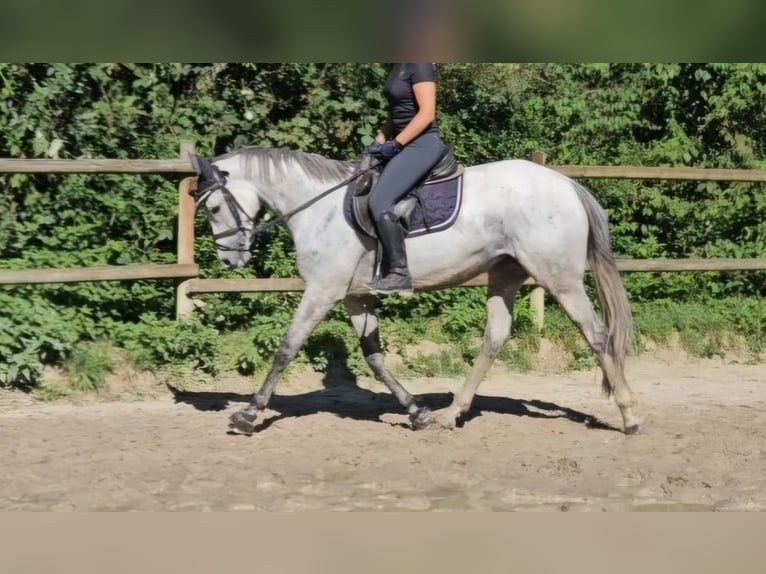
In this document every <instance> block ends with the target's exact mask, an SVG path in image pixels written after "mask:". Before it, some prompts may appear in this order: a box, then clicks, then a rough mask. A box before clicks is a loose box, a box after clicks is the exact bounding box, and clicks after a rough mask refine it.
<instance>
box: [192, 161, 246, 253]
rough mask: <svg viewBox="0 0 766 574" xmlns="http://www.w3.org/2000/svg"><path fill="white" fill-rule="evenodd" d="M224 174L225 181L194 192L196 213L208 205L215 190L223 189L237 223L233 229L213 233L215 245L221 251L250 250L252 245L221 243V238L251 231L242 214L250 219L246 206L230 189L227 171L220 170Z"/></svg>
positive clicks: (224, 197) (224, 196) (224, 198)
mask: <svg viewBox="0 0 766 574" xmlns="http://www.w3.org/2000/svg"><path fill="white" fill-rule="evenodd" d="M219 173H221V175H222V176H223V181H220V182H218V181H217V182H214V183H212V184H211V185H209V186H208V187H205V188H204V189H202V190H198V191H197V192H196V193H195V194H194V198H195V201H196V204H197V205H196V207H195V209H194V215H195V216H196V215H197V213H199V210H200V208H202V207H203V206H205V207H207V206H206V204H207V200H208V199H210V196H211V195H212V194H213V192H216V191H219V190H220V191H221V194H222V195H223V200H224V202H226V206H227V207H228V208H229V211H230V212H231V216H232V217H233V218H234V222H235V223H236V227H232V228H231V229H227V230H225V231H221V232H220V233H214V234H213V245H215V248H216V249H218V250H220V251H240V252H242V251H249V249H250V247H249V246H248V247H245V248H243V247H229V246H228V245H223V244H221V243H219V240H220V239H224V238H225V237H231V236H232V235H236V234H237V233H245V232H246V231H249V229H248V227H247V226H246V225H245V224H244V223H243V219H242V216H243V215H244V216H245V219H250V218H249V217H248V215H247V213H246V212H245V208H244V207H242V204H241V203H239V201H237V198H236V197H234V194H233V193H232V192H231V191H229V188H228V187H226V175H228V174H226V172H219Z"/></svg>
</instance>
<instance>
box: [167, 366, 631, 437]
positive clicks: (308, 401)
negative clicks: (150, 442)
mask: <svg viewBox="0 0 766 574" xmlns="http://www.w3.org/2000/svg"><path fill="white" fill-rule="evenodd" d="M322 385H323V388H322V389H317V390H314V391H308V392H305V393H300V394H294V395H278V394H276V393H275V394H274V395H272V397H271V400H270V401H269V406H268V408H269V410H272V411H276V412H277V415H276V416H272V417H270V418H268V419H265V420H262V421H261V422H260V423H259V424H258V426H257V429H256V432H260V431H263V430H265V429H266V428H268V427H269V426H271V425H272V424H274V423H275V422H277V421H280V420H283V419H287V418H298V417H305V416H309V415H314V414H318V413H332V414H334V415H336V416H338V417H341V418H350V419H354V420H360V421H376V422H380V423H382V424H388V425H391V426H401V427H407V428H409V425H407V424H404V423H391V422H388V421H384V420H382V419H381V416H383V415H386V414H406V411H405V409H404V408H403V407H402V406H401V405H400V404H399V402H398V401H397V400H396V399H395V398H394V396H393V395H392V394H391V393H389V392H388V390H383V391H381V392H377V391H372V390H369V389H365V388H362V387H360V386H359V385H358V384H357V378H356V376H355V375H354V374H353V373H352V372H351V371H350V370H349V369H348V367H347V366H346V365H345V362H334V361H333V362H331V363H330V364H329V365H328V368H327V370H326V373H325V375H324V377H323V379H322ZM168 388H169V390H170V391H171V392H172V394H173V397H174V399H175V402H176V403H177V404H188V405H191V406H193V407H194V408H195V409H197V410H199V411H223V410H226V409H227V408H228V407H229V406H231V405H232V404H238V403H249V402H250V399H251V398H252V396H253V395H252V393H248V394H242V393H233V392H214V391H185V390H179V389H175V388H173V387H170V386H169V387H168ZM452 397H453V395H452V393H448V392H434V393H423V394H419V395H417V399H418V403H419V404H420V405H422V406H426V407H428V408H430V409H432V410H437V409H441V408H444V407H446V406H448V405H449V404H450V403H451V402H452ZM485 412H487V413H497V414H507V415H513V416H517V417H530V418H536V419H543V420H556V419H566V420H568V421H570V422H572V423H574V424H578V425H585V426H586V427H587V428H591V429H600V430H609V431H617V432H621V431H620V429H618V428H616V427H614V426H613V425H610V424H609V423H606V422H604V421H601V420H599V419H598V418H597V417H595V416H593V415H590V414H587V413H584V412H582V411H578V410H576V409H572V408H569V407H565V406H562V405H558V404H556V403H552V402H547V401H539V400H524V399H514V398H510V397H498V396H485V395H479V394H477V395H476V396H475V398H474V401H473V404H472V405H471V410H470V411H468V412H467V413H466V414H464V415H463V416H461V417H460V419H459V420H458V423H457V426H458V427H462V426H463V425H464V424H465V423H467V422H469V421H470V420H472V419H474V418H476V417H480V416H482V414H483V413H485Z"/></svg>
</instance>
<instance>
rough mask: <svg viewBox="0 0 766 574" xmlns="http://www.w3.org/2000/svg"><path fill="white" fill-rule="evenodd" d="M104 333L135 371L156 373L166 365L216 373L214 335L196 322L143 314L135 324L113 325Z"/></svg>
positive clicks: (216, 345) (208, 328)
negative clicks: (146, 370) (121, 348)
mask: <svg viewBox="0 0 766 574" xmlns="http://www.w3.org/2000/svg"><path fill="white" fill-rule="evenodd" d="M107 331H108V332H109V333H110V334H111V336H112V338H113V340H114V342H115V343H116V344H117V345H119V346H120V347H123V348H124V349H126V350H127V352H128V356H129V358H130V359H131V360H132V361H133V362H134V363H135V364H136V365H137V366H138V367H141V368H144V369H149V370H157V369H159V368H161V367H163V366H166V365H169V366H174V367H183V368H189V369H199V370H201V371H203V372H206V373H210V374H215V373H216V372H217V370H218V363H217V359H216V356H217V351H218V348H217V347H218V341H219V338H218V331H216V330H215V329H213V328H212V327H208V326H205V325H203V324H202V323H201V322H200V321H199V320H198V319H196V318H190V319H187V320H184V321H175V320H173V319H167V318H161V317H157V316H156V315H155V314H153V313H145V314H144V315H142V316H141V318H140V320H139V321H138V322H137V323H116V322H115V323H113V324H111V325H110V326H109V327H108V328H107Z"/></svg>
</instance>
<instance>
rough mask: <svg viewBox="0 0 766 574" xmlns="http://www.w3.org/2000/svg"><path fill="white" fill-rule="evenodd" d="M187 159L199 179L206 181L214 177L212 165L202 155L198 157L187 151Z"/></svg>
mask: <svg viewBox="0 0 766 574" xmlns="http://www.w3.org/2000/svg"><path fill="white" fill-rule="evenodd" d="M189 161H191V164H192V167H193V168H194V171H196V172H197V175H198V176H199V177H200V179H202V180H206V181H208V180H214V179H215V173H214V170H213V165H212V164H211V163H210V162H209V161H208V160H206V159H205V158H204V157H200V156H198V155H197V154H195V153H189Z"/></svg>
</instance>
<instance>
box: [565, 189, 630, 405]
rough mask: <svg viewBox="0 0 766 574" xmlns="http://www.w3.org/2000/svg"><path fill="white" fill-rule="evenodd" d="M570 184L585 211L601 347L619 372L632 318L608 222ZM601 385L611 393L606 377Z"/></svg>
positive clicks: (583, 191) (587, 195)
mask: <svg viewBox="0 0 766 574" xmlns="http://www.w3.org/2000/svg"><path fill="white" fill-rule="evenodd" d="M573 183H574V187H575V190H576V191H577V195H578V196H579V198H580V201H581V202H582V204H583V207H585V212H586V213H587V214H588V222H589V227H590V229H589V233H588V263H589V265H590V269H591V271H592V272H593V276H594V279H595V281H596V292H597V293H598V299H599V302H600V303H601V309H602V312H603V315H604V327H605V328H606V341H605V349H604V350H605V351H606V352H607V353H608V354H609V355H611V356H612V358H613V360H614V362H615V366H616V367H617V368H618V369H619V370H620V371H622V369H623V367H624V365H625V357H626V355H627V354H628V352H629V351H630V347H631V341H632V329H633V317H632V315H631V312H630V305H629V303H628V296H627V293H626V292H625V286H624V285H623V283H622V278H621V277H620V271H619V270H618V269H617V262H616V261H615V259H614V254H613V253H612V247H611V237H610V234H609V222H608V220H607V215H606V212H605V211H604V210H603V209H602V207H601V206H600V205H599V204H598V202H597V201H596V199H595V198H594V197H593V195H591V193H590V192H589V191H588V190H587V189H585V187H583V186H582V185H580V184H579V183H577V182H573ZM602 388H603V391H604V393H605V394H606V395H607V396H609V395H611V393H612V387H611V385H610V383H609V381H608V380H607V379H606V378H604V380H603V382H602Z"/></svg>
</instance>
